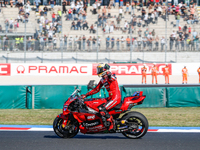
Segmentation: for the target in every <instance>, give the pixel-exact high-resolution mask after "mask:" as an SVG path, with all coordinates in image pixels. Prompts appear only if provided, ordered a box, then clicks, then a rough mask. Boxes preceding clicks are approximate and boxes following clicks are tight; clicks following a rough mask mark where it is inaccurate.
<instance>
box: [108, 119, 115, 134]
mask: <svg viewBox="0 0 200 150" xmlns="http://www.w3.org/2000/svg"><path fill="white" fill-rule="evenodd" d="M106 121H107V122H109V123H110V126H109V128H108V131H110V132H112V131H115V121H114V119H113V116H110V118H108V119H107V120H106Z"/></svg>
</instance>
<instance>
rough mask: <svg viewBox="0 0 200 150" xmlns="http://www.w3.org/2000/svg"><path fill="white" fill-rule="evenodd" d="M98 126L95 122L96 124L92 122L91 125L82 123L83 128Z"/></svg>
mask: <svg viewBox="0 0 200 150" xmlns="http://www.w3.org/2000/svg"><path fill="white" fill-rule="evenodd" d="M98 124H99V122H98V121H96V122H93V123H83V126H84V127H93V126H96V125H98Z"/></svg>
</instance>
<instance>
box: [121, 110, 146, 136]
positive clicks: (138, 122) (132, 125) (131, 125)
mask: <svg viewBox="0 0 200 150" xmlns="http://www.w3.org/2000/svg"><path fill="white" fill-rule="evenodd" d="M122 120H125V122H126V126H127V128H128V131H126V132H123V133H122V134H123V135H124V136H125V137H127V138H131V139H138V138H141V137H143V136H144V135H145V134H146V133H147V131H148V128H149V124H148V120H147V118H146V117H145V116H144V115H143V114H141V113H139V112H135V111H134V112H129V113H127V114H125V115H124V116H123V117H122Z"/></svg>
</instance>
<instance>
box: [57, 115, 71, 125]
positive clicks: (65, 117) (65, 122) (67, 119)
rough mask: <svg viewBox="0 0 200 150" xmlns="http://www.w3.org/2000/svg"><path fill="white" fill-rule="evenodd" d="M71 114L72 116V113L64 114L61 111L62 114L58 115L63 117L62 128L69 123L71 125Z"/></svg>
mask: <svg viewBox="0 0 200 150" xmlns="http://www.w3.org/2000/svg"><path fill="white" fill-rule="evenodd" d="M69 116H70V114H67V115H63V113H61V114H60V115H58V116H57V117H58V118H62V119H63V123H62V128H65V127H66V126H67V125H69V123H70V120H69Z"/></svg>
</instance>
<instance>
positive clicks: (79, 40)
mask: <svg viewBox="0 0 200 150" xmlns="http://www.w3.org/2000/svg"><path fill="white" fill-rule="evenodd" d="M78 49H79V50H81V37H79V39H78Z"/></svg>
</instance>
